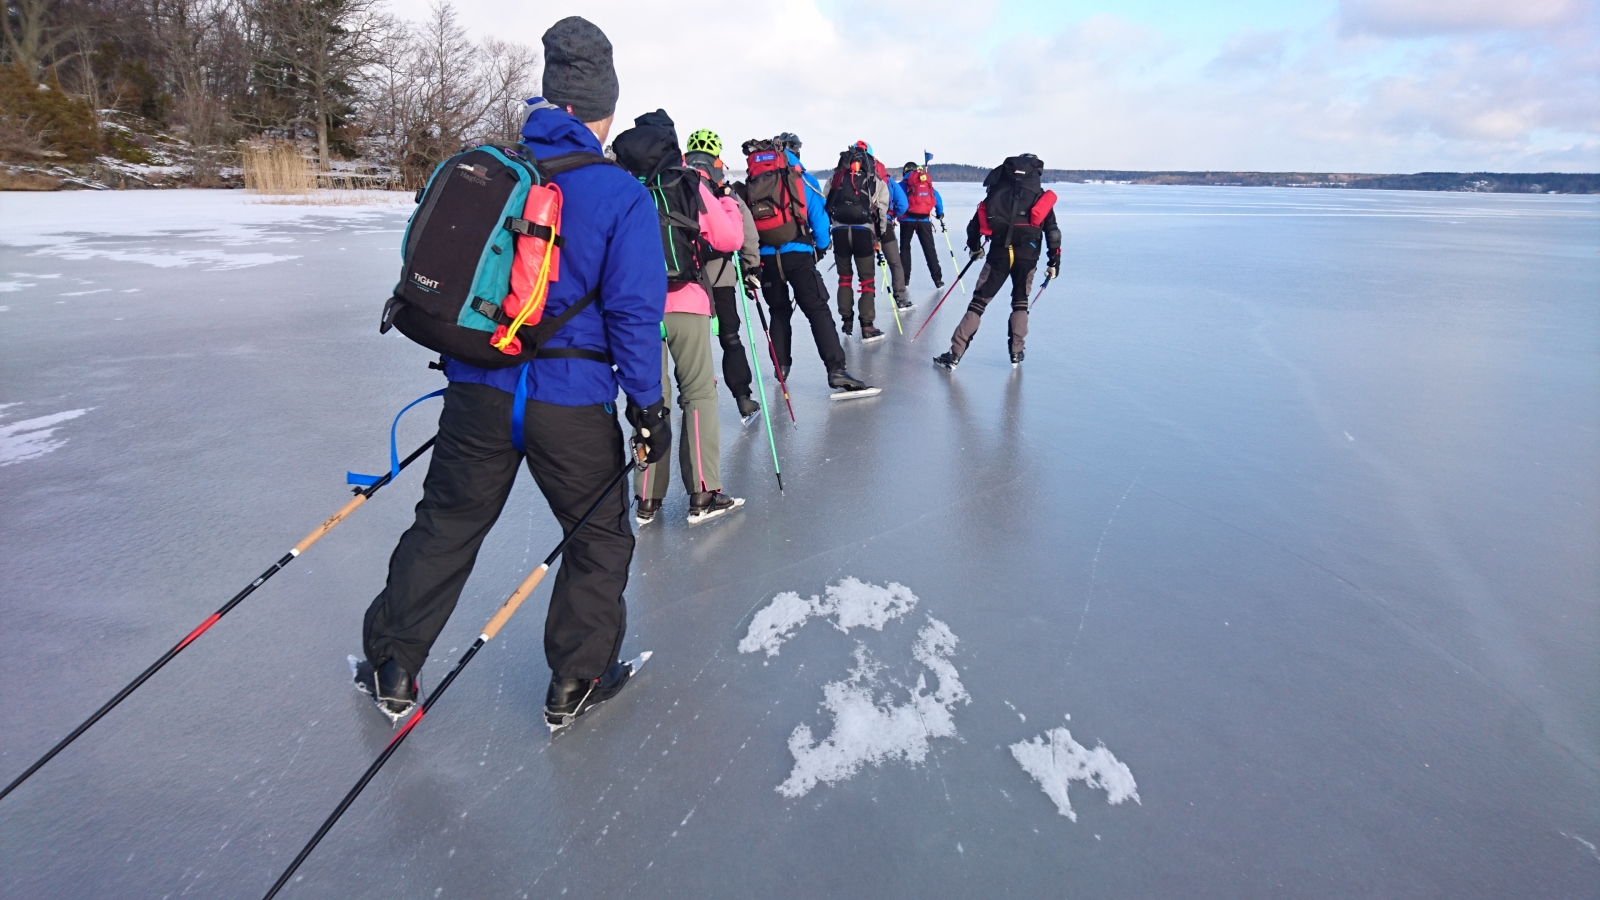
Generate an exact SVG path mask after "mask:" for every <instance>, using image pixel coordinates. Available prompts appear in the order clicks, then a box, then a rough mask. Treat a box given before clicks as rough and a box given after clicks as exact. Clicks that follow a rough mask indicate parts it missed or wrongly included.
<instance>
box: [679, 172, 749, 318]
mask: <svg viewBox="0 0 1600 900" xmlns="http://www.w3.org/2000/svg"><path fill="white" fill-rule="evenodd" d="M700 203H701V205H702V206H704V207H705V211H704V212H702V213H700V237H702V238H704V239H705V242H706V243H708V244H710V245H711V249H713V250H715V251H717V252H718V253H732V252H734V251H735V250H738V249H739V248H740V247H742V246H744V216H743V215H741V214H740V213H739V204H738V202H737V201H735V200H734V199H733V198H732V197H716V196H713V195H712V193H711V191H710V190H709V189H707V188H706V185H705V180H704V179H701V182H700ZM667 312H669V313H675V312H678V313H694V314H695V315H700V316H709V315H711V298H710V297H708V296H707V295H706V291H705V288H703V287H701V286H700V285H698V284H675V285H671V286H669V287H668V288H667Z"/></svg>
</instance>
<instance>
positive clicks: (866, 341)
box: [861, 331, 889, 344]
mask: <svg viewBox="0 0 1600 900" xmlns="http://www.w3.org/2000/svg"><path fill="white" fill-rule="evenodd" d="M888 336H889V332H887V331H885V332H884V333H883V334H875V335H873V336H872V337H869V338H862V339H861V343H863V344H876V343H877V342H879V341H881V340H883V339H884V338H886V337H888Z"/></svg>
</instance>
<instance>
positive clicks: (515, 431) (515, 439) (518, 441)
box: [511, 361, 533, 453]
mask: <svg viewBox="0 0 1600 900" xmlns="http://www.w3.org/2000/svg"><path fill="white" fill-rule="evenodd" d="M531 365H533V363H532V361H529V362H525V363H523V364H522V367H521V368H520V369H518V370H517V390H516V393H514V394H512V395H511V446H513V447H515V448H517V452H518V453H527V452H528V448H527V447H525V446H523V444H522V422H523V417H524V416H525V415H526V414H527V406H528V367H529V366H531Z"/></svg>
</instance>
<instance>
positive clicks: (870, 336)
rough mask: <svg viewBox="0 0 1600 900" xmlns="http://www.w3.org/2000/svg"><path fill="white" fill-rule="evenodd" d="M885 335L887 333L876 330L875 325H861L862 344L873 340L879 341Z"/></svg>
mask: <svg viewBox="0 0 1600 900" xmlns="http://www.w3.org/2000/svg"><path fill="white" fill-rule="evenodd" d="M886 337H888V335H887V334H884V333H883V332H882V331H880V330H878V327H877V326H876V325H863V326H861V343H863V344H870V343H872V342H873V341H881V340H883V339H884V338H886Z"/></svg>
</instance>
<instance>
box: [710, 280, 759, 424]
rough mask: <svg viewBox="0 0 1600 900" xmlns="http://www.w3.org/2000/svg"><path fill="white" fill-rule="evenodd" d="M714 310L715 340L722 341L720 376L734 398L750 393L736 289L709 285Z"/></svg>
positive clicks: (749, 375) (748, 369) (748, 372)
mask: <svg viewBox="0 0 1600 900" xmlns="http://www.w3.org/2000/svg"><path fill="white" fill-rule="evenodd" d="M711 300H712V303H713V305H714V307H715V309H716V311H717V343H718V344H721V345H722V380H723V381H725V382H727V384H728V393H730V394H732V395H733V398H734V399H735V400H737V399H739V398H741V397H748V396H750V382H751V379H752V376H751V373H750V360H749V359H748V358H746V357H745V355H744V354H745V351H744V342H743V341H741V340H740V339H739V337H740V335H739V325H740V322H739V291H738V289H737V288H734V287H719V288H712V289H711Z"/></svg>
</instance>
